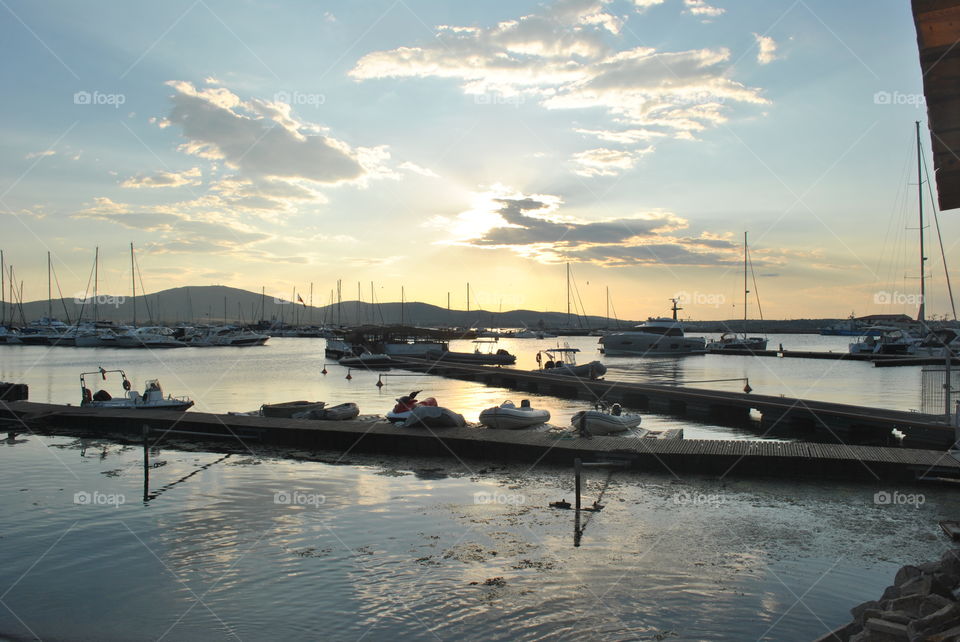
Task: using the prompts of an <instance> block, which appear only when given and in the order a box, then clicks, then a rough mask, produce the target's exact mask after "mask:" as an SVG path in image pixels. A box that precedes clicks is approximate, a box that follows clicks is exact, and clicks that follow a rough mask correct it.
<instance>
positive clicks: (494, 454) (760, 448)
mask: <svg viewBox="0 0 960 642" xmlns="http://www.w3.org/2000/svg"><path fill="white" fill-rule="evenodd" d="M0 418H2V419H4V420H5V424H6V428H5V430H6V431H8V432H11V433H28V432H33V431H34V430H36V431H38V432H39V431H42V432H51V433H55V434H71V435H82V436H83V435H95V436H101V437H119V438H122V439H126V440H130V441H135V442H138V443H140V442H142V443H145V444H149V445H151V446H152V445H155V444H157V443H159V442H161V441H162V440H164V439H169V438H176V439H199V440H205V441H206V440H215V441H218V442H225V443H227V444H230V447H232V448H242V449H244V450H249V451H251V452H253V453H256V451H257V447H258V446H259V445H261V444H273V445H278V446H286V447H295V448H298V449H299V448H312V449H317V450H333V451H338V452H342V453H344V456H346V455H348V454H349V453H350V452H366V453H381V454H393V455H414V456H440V457H455V458H459V459H461V460H463V461H467V460H484V461H521V462H525V463H528V464H529V465H530V466H531V467H532V466H535V465H536V464H539V463H541V462H544V463H551V464H560V465H565V466H566V465H570V464H571V463H572V462H573V460H574V459H577V458H579V459H582V460H584V461H616V462H619V463H621V464H624V465H625V466H628V467H630V468H632V469H634V470H638V471H644V472H651V473H657V474H666V475H670V476H676V475H679V474H681V473H685V474H706V475H715V476H718V477H721V478H725V477H741V476H758V475H759V476H777V477H786V478H788V479H796V478H803V477H805V478H814V479H824V478H836V479H857V480H863V481H868V482H877V481H884V482H887V481H903V482H911V481H916V480H931V479H938V480H958V479H960V462H958V461H957V460H956V459H954V458H953V456H952V455H951V454H950V453H948V452H943V451H934V450H915V449H907V448H889V447H876V446H847V445H843V444H811V443H798V442H793V443H788V442H777V441H713V440H699V439H695V440H694V439H690V440H688V439H676V440H654V439H637V438H629V437H610V436H603V437H600V436H598V437H593V438H590V439H586V438H582V437H572V438H560V437H559V436H558V433H556V432H531V431H523V430H492V429H488V428H476V427H467V428H446V429H436V430H427V429H423V428H399V427H396V426H394V425H392V424H390V423H388V422H386V421H385V420H383V419H380V418H379V417H376V418H369V419H358V420H352V421H311V420H302V419H273V418H268V417H259V416H243V415H217V414H209V413H202V412H193V411H190V412H182V413H181V412H169V411H159V410H104V409H99V408H79V407H76V406H61V405H52V404H38V403H31V402H25V401H18V402H12V403H4V404H0Z"/></svg>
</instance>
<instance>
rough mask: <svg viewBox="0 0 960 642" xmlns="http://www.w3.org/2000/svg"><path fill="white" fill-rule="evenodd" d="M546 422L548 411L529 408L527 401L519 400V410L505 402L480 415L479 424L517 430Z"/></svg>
mask: <svg viewBox="0 0 960 642" xmlns="http://www.w3.org/2000/svg"><path fill="white" fill-rule="evenodd" d="M548 421H550V411H549V410H542V409H537V408H533V407H531V405H530V400H529V399H523V400H521V401H520V407H519V408H518V407H517V406H515V405H514V404H513V402H512V401H509V400H507V401H504V402H503V403H502V404H500V405H499V406H494V407H493V408H487V409H486V410H484V411H483V412H481V413H480V423H481V424H483V425H484V426H486V427H487V428H496V429H498V430H519V429H521V428H528V427H530V426H536V425H537V424H542V423H546V422H548Z"/></svg>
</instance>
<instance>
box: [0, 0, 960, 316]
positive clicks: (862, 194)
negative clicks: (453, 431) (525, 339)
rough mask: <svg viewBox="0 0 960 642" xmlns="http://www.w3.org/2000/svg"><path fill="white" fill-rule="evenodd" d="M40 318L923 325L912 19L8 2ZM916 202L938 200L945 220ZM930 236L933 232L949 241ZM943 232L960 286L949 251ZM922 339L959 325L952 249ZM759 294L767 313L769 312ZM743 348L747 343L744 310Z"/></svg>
mask: <svg viewBox="0 0 960 642" xmlns="http://www.w3.org/2000/svg"><path fill="white" fill-rule="evenodd" d="M0 14H2V15H3V16H4V19H3V20H0V43H2V44H0V47H2V50H3V54H4V57H5V63H4V65H3V67H2V70H0V74H2V80H3V85H4V87H5V91H4V100H3V101H2V102H0V128H2V138H3V141H4V144H3V148H2V152H0V208H2V209H0V211H2V229H3V230H4V233H3V235H2V237H0V238H2V240H0V248H2V249H3V250H4V256H5V259H6V262H7V264H8V265H10V264H13V266H14V268H15V271H16V275H17V280H20V279H22V280H23V281H24V290H25V298H26V299H27V300H34V299H40V298H45V297H46V288H47V278H46V251H47V250H49V251H51V252H52V255H53V258H54V264H55V269H56V271H57V274H58V277H59V281H60V285H61V288H62V290H63V292H64V294H65V295H66V296H72V295H74V294H76V293H82V292H83V291H84V288H85V287H86V285H87V281H88V278H89V274H90V270H91V267H92V264H93V256H94V248H95V247H96V246H99V247H100V255H101V258H102V266H101V271H100V274H101V283H100V291H101V292H114V293H117V294H124V293H127V292H128V289H129V280H130V272H129V270H130V268H129V255H128V247H129V244H130V243H131V242H133V243H134V244H135V246H136V247H137V257H138V261H139V264H140V266H141V269H142V271H143V280H144V284H145V286H146V288H147V290H148V291H157V290H163V289H166V288H169V287H175V286H179V285H211V284H222V285H230V286H234V287H240V288H245V289H249V290H253V291H260V288H261V287H265V288H266V290H267V292H268V293H270V294H276V295H282V296H289V295H290V293H291V292H292V290H293V289H294V288H296V289H297V291H298V292H299V293H302V295H303V297H304V298H305V299H306V298H307V292H308V291H309V288H310V284H311V283H313V284H314V303H315V304H317V305H320V304H324V303H327V302H328V299H329V296H330V290H331V288H333V287H334V284H335V283H336V281H337V279H342V280H343V282H344V293H345V298H355V296H356V284H357V282H361V283H362V284H363V290H364V298H365V299H367V298H369V291H370V282H371V281H372V282H374V287H375V290H376V296H377V299H378V300H379V301H396V300H399V299H400V290H401V287H403V288H404V289H405V293H406V298H407V300H420V301H425V302H428V303H434V304H437V305H446V301H447V293H448V292H450V293H451V300H452V305H453V307H455V308H463V307H465V305H466V301H465V296H466V284H467V283H468V282H469V283H470V287H471V292H472V301H471V307H473V308H476V307H481V306H482V307H485V308H486V309H489V310H498V309H502V310H504V311H506V310H510V309H515V308H530V309H535V310H564V309H565V307H566V284H565V283H566V282H565V269H566V268H565V264H566V263H569V264H570V266H571V271H572V273H573V276H574V280H575V283H576V286H577V292H578V293H579V300H581V301H582V303H583V305H584V306H585V308H586V311H587V312H588V313H591V314H598V315H600V314H603V313H604V309H605V298H606V288H608V287H609V289H610V296H611V300H612V302H613V304H614V306H615V309H616V312H617V314H618V316H619V317H620V318H634V319H636V318H645V317H647V316H649V315H662V314H665V313H666V312H667V310H668V307H669V301H668V299H669V298H670V297H672V296H675V295H677V294H678V293H683V294H684V295H685V299H686V300H687V301H688V302H687V304H686V311H685V314H686V315H688V316H690V317H693V318H697V319H718V318H731V317H738V316H741V315H742V313H743V312H742V308H741V301H742V296H743V294H742V289H743V272H742V270H743V265H742V260H743V258H742V253H743V246H742V239H743V233H744V231H748V232H749V234H750V249H751V256H752V259H753V263H754V273H755V276H756V282H757V287H756V291H757V292H758V293H759V295H760V300H761V303H762V304H763V313H764V316H765V317H768V318H791V317H844V316H847V315H848V314H850V312H851V311H854V312H856V313H857V314H858V315H863V314H870V313H884V312H886V313H891V312H895V313H899V312H905V313H907V314H915V313H916V300H915V296H914V295H915V293H916V291H917V289H918V280H917V278H916V277H917V276H918V275H919V268H918V262H919V259H918V254H917V249H916V247H917V229H916V228H917V223H916V210H917V196H916V189H917V188H916V180H917V179H916V159H915V147H914V145H915V143H914V121H916V120H920V121H921V123H922V125H921V133H922V140H923V144H924V146H925V147H926V148H929V135H928V133H927V130H926V111H925V107H924V105H923V101H922V82H921V75H920V67H919V62H918V54H917V45H916V34H915V31H914V26H913V20H912V17H911V15H910V7H909V3H908V2H906V1H905V0H896V1H894V0H876V1H873V2H870V3H849V2H840V3H838V2H830V1H827V0H808V1H806V2H805V1H803V0H797V1H796V2H790V1H787V0H785V1H782V2H780V1H770V0H763V1H761V0H738V1H737V2H733V1H732V0H717V1H715V2H714V1H710V0H632V1H625V0H623V1H621V0H614V1H610V2H604V1H600V0H592V1H591V0H562V1H559V2H526V1H517V0H513V1H511V2H499V1H497V2H476V3H466V2H464V3H461V2H436V1H430V2H425V1H418V0H406V1H404V0H394V1H391V0H386V1H380V0H372V1H368V2H305V1H300V2H283V1H280V0H276V1H273V2H260V1H258V0H242V1H241V0H229V1H227V0H224V1H214V0H173V1H170V2H164V3H130V2H120V1H103V2H96V3H78V2H66V1H64V2H28V1H26V0H2V1H0ZM925 198H926V197H925ZM928 213H929V210H928ZM956 216H957V215H956V213H955V212H947V213H945V214H944V215H943V220H942V221H941V226H942V230H943V237H944V243H945V249H946V254H947V262H948V263H951V262H952V263H953V264H954V266H955V265H956V263H957V261H958V260H960V252H958V251H957V247H956V245H955V241H956V239H958V235H957V231H958V225H957V223H956V220H955V219H956ZM929 240H930V241H931V243H933V244H934V245H932V246H931V249H928V252H927V255H928V256H929V257H930V261H929V265H928V270H929V272H930V273H931V275H932V279H931V285H930V300H929V303H928V314H929V313H930V312H933V313H935V314H938V315H939V314H944V313H947V312H948V300H947V297H946V288H945V284H944V278H943V266H942V261H941V259H940V251H939V247H937V246H936V245H935V243H936V237H935V236H931V237H930V238H929ZM751 289H754V288H753V287H751ZM750 314H751V316H752V317H755V316H757V310H756V308H755V307H753V308H752V309H751V311H750Z"/></svg>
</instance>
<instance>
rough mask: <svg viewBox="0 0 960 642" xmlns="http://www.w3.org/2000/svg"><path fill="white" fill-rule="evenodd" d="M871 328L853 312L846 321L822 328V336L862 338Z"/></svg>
mask: <svg viewBox="0 0 960 642" xmlns="http://www.w3.org/2000/svg"><path fill="white" fill-rule="evenodd" d="M869 328H870V324H869V323H866V322H864V321H862V320H861V319H858V318H856V317H855V316H854V315H853V313H852V312H851V313H850V316H849V317H847V319H846V320H845V321H838V322H837V323H834V324H831V325H828V326H826V327H824V328H820V334H821V335H822V336H827V337H862V336H864V334H865V333H866V332H867V331H868V330H869Z"/></svg>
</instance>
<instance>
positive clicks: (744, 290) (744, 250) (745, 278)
mask: <svg viewBox="0 0 960 642" xmlns="http://www.w3.org/2000/svg"><path fill="white" fill-rule="evenodd" d="M748 294H750V290H748V289H747V233H746V232H744V233H743V336H744V337H746V336H747V295H748Z"/></svg>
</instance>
